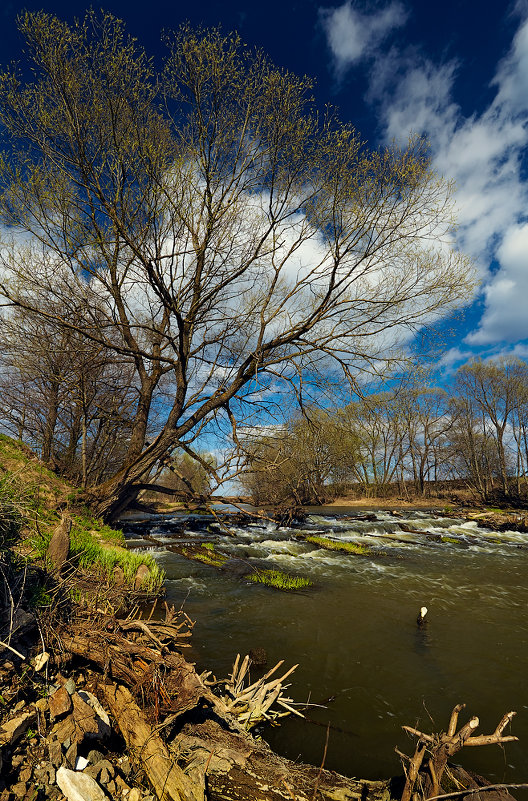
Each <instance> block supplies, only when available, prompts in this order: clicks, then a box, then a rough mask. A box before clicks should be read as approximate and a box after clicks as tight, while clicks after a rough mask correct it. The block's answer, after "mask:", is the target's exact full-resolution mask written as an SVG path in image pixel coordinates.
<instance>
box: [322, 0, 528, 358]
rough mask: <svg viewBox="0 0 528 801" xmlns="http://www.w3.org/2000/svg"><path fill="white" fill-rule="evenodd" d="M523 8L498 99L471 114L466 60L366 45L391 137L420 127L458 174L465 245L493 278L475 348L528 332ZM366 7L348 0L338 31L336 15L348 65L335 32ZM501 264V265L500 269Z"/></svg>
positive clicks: (444, 167)
mask: <svg viewBox="0 0 528 801" xmlns="http://www.w3.org/2000/svg"><path fill="white" fill-rule="evenodd" d="M389 8H390V7H389ZM516 10H517V12H518V13H519V15H521V14H522V13H523V12H524V18H523V19H521V20H520V23H519V27H518V30H517V33H516V35H515V37H514V39H513V42H512V45H511V48H510V51H509V52H508V53H507V54H506V55H505V57H504V58H503V59H502V60H501V62H500V63H499V64H498V65H497V68H496V72H495V76H494V77H493V80H492V82H491V86H492V87H494V88H495V89H496V94H495V97H494V98H493V100H492V101H491V103H490V104H489V105H488V107H487V108H485V109H484V110H481V111H480V112H479V113H477V112H475V113H473V114H469V115H466V114H464V112H463V111H462V109H461V108H460V106H459V105H457V104H456V103H455V102H454V100H453V88H454V85H455V82H456V80H457V75H458V72H459V71H460V70H462V69H463V68H464V65H463V64H462V63H459V62H457V61H449V62H447V63H443V64H435V63H433V62H432V61H431V60H430V59H428V58H426V57H425V56H424V55H423V54H422V53H421V52H420V51H419V50H418V49H417V48H416V47H407V48H406V49H405V50H403V51H398V50H397V49H395V48H394V47H391V48H390V49H387V48H386V49H385V51H383V48H379V47H378V49H377V51H376V52H373V51H371V50H369V49H368V44H367V45H365V47H364V48H363V50H362V51H361V53H362V54H363V56H364V55H366V54H369V55H371V60H372V61H371V64H370V65H369V90H368V94H367V100H368V101H369V102H370V103H371V104H373V105H375V106H376V107H377V108H378V109H379V115H380V121H381V125H382V129H383V133H384V136H385V138H386V140H387V141H389V140H392V139H394V140H396V141H398V142H400V143H401V142H405V141H406V140H407V138H408V136H409V134H410V133H417V134H426V135H427V136H428V138H429V140H430V142H431V152H432V157H433V163H434V166H435V167H436V168H437V169H438V171H439V172H440V173H441V174H443V175H445V176H446V177H448V178H453V179H454V180H455V183H456V187H457V191H456V202H457V208H458V220H459V228H458V231H457V241H458V243H459V246H460V247H462V248H463V249H464V250H465V252H467V253H468V254H470V255H471V256H472V257H473V258H474V260H475V262H476V264H477V267H478V268H479V272H480V275H481V277H482V278H483V279H484V282H485V283H484V290H483V291H484V299H485V312H484V315H483V318H482V320H481V323H480V327H479V330H478V331H476V332H473V333H472V334H471V335H470V336H469V337H468V340H467V341H468V342H470V343H471V344H474V345H477V344H479V345H483V344H492V343H493V342H500V341H514V340H516V339H519V338H524V337H528V315H527V314H526V311H525V310H523V309H522V305H523V304H522V299H523V298H527V297H528V258H524V256H523V251H524V253H528V234H527V233H526V229H525V227H524V226H523V222H524V220H525V219H526V210H527V209H528V184H527V182H526V181H525V180H524V177H523V175H522V169H521V162H522V159H523V157H525V152H526V147H527V145H528V19H526V9H525V8H523V7H521V5H519V6H518V7H517V9H516ZM327 13H328V12H327ZM356 13H357V12H355V11H354V10H353V9H352V8H350V6H349V5H348V4H345V5H344V6H341V7H339V8H338V9H336V10H335V12H334V15H333V17H334V18H335V19H334V22H335V26H334V27H332V26H330V25H329V19H330V16H327V18H326V32H327V36H328V41H329V44H330V47H331V48H332V52H333V53H334V56H335V58H336V60H337V61H338V63H339V64H340V65H341V67H342V68H343V66H349V65H350V64H352V63H353V62H354V59H353V58H352V57H349V59H348V61H346V59H345V55H346V50H345V47H344V44H342V45H341V50H340V49H339V47H338V46H337V45H336V43H335V40H333V39H332V38H331V34H332V33H333V35H334V36H337V35H338V34H337V33H336V31H335V29H334V28H337V25H338V23H340V24H341V26H342V31H341V34H340V35H341V37H344V36H345V31H346V30H347V26H348V27H350V25H352V23H354V22H355V19H356V17H355V15H356ZM401 13H402V12H401ZM402 16H403V13H402ZM349 18H350V20H351V21H352V22H351V23H349V22H348V20H349ZM361 19H362V18H361V17H360V20H361ZM360 27H361V26H360V25H359V29H360ZM356 29H358V24H357V23H356ZM358 36H359V34H358ZM366 41H367V43H368V41H369V40H368V36H367V37H366ZM340 54H341V55H340ZM339 59H340V60H339ZM356 60H357V59H356ZM494 260H495V261H496V262H498V263H499V269H498V271H495V272H490V270H489V265H490V264H491V263H492V262H493V261H494ZM468 300H469V299H468Z"/></svg>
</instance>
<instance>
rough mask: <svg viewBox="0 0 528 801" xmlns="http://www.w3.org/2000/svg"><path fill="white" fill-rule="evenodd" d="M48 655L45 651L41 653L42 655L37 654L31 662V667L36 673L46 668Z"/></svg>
mask: <svg viewBox="0 0 528 801" xmlns="http://www.w3.org/2000/svg"><path fill="white" fill-rule="evenodd" d="M49 658H50V655H49V654H48V653H47V651H42V653H40V654H38V656H36V657H35V659H34V660H33V667H34V669H35V670H36V671H37V673H38V672H39V671H40V670H42V668H44V667H46V665H47V664H48V662H49Z"/></svg>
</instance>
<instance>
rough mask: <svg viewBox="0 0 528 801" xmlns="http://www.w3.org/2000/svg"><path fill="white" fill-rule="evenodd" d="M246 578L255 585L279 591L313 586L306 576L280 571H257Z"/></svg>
mask: <svg viewBox="0 0 528 801" xmlns="http://www.w3.org/2000/svg"><path fill="white" fill-rule="evenodd" d="M246 578H247V579H248V580H249V581H252V582H253V583H254V584H265V585H266V586H267V587H275V589H277V590H288V591H290V590H303V589H305V588H306V587H311V586H313V585H312V582H311V581H310V579H307V578H305V577H304V576H291V575H290V574H289V573H282V572H281V571H280V570H257V571H255V572H254V573H250V574H249V575H248V576H246Z"/></svg>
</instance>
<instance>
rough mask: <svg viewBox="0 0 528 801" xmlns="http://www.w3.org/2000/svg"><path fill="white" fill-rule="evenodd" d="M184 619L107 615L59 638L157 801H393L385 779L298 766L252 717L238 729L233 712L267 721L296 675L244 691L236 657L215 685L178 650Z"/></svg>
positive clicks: (72, 626) (242, 668)
mask: <svg viewBox="0 0 528 801" xmlns="http://www.w3.org/2000/svg"><path fill="white" fill-rule="evenodd" d="M167 618H169V619H168V620H167ZM181 622H182V619H181V616H180V615H177V614H175V613H173V617H172V618H170V614H166V620H165V621H163V625H162V624H161V623H160V622H156V621H154V620H151V619H148V618H147V619H143V620H140V621H139V623H141V624H142V625H138V620H137V619H131V618H128V619H127V620H126V621H119V620H115V619H114V618H111V617H110V616H107V615H106V616H105V615H102V616H101V615H100V616H99V617H98V618H96V617H95V616H94V617H93V620H91V625H90V626H88V625H87V621H86V620H85V619H84V620H83V619H80V620H76V621H73V622H70V623H69V624H68V626H67V627H66V626H65V627H63V629H62V630H61V631H60V639H61V643H62V647H63V650H64V651H65V652H66V654H70V655H77V656H79V657H81V658H82V659H83V660H89V661H90V662H92V663H95V664H96V665H97V666H98V667H99V669H100V670H101V673H102V674H103V676H102V679H101V682H100V684H99V689H100V691H101V693H102V700H103V701H104V702H105V705H106V706H107V708H109V709H110V711H111V713H112V716H113V717H114V719H115V721H116V723H117V726H118V727H119V729H120V731H121V732H122V734H123V737H124V739H125V741H126V743H127V746H128V749H129V750H130V752H131V756H132V757H133V758H134V759H135V760H136V761H137V762H138V763H139V765H140V766H141V767H143V768H144V770H145V772H146V774H147V776H148V778H149V781H150V783H151V784H152V787H153V789H154V790H155V793H156V795H157V797H158V799H160V801H203V798H204V787H205V788H206V793H207V799H208V801H316V799H317V801H325V799H326V800H327V801H331V800H332V801H360V799H362V800H363V801H388V799H389V790H388V782H370V781H361V780H356V779H348V778H346V777H344V776H339V775H338V774H336V773H333V772H331V771H328V770H324V769H323V768H322V767H321V768H317V767H313V766H309V765H299V764H296V763H293V762H290V761H289V760H287V759H284V758H282V757H280V756H278V755H277V754H275V753H273V751H272V750H271V749H270V748H269V746H268V745H267V744H266V743H265V742H263V741H262V740H260V739H256V738H254V737H253V736H252V735H251V734H250V733H249V732H248V731H247V730H246V728H245V727H244V725H245V724H247V723H248V721H249V718H248V717H247V715H246V719H244V714H245V713H247V712H248V711H249V710H248V709H246V710H245V713H244V712H243V713H242V721H241V722H240V721H239V720H237V716H236V713H237V712H240V711H241V709H242V706H241V704H242V702H243V701H244V702H248V701H249V706H250V707H251V708H252V709H253V710H256V708H257V707H259V708H260V711H261V712H263V714H262V717H264V716H266V715H269V706H268V702H269V700H270V697H272V696H273V695H277V698H278V697H280V696H281V690H282V688H283V686H284V685H283V682H284V680H285V679H286V678H287V676H288V675H289V674H290V673H291V670H290V671H288V672H286V673H285V675H283V676H281V678H280V679H275V680H273V679H272V678H271V676H272V674H273V673H274V672H275V670H276V669H278V667H280V665H277V666H276V667H275V668H274V669H273V670H271V671H268V673H267V674H266V676H264V677H263V679H262V680H259V681H257V682H254V683H253V684H252V685H251V684H250V685H249V687H245V688H244V686H243V684H244V680H245V678H246V675H247V665H248V660H243V661H242V663H240V660H239V661H238V663H237V664H235V666H234V669H233V672H232V674H231V676H230V677H229V679H227V680H225V681H224V682H221V683H218V682H216V681H214V682H210V683H209V684H208V683H207V681H206V676H204V677H200V676H198V675H197V673H196V672H195V670H194V667H193V666H192V665H190V664H189V663H188V662H186V661H185V659H184V658H183V656H182V655H181V654H180V653H178V652H176V651H175V648H176V647H178V643H180V644H181V643H182V640H181V639H180V638H179V637H178V636H177V632H178V631H181V629H178V626H179V625H180V623H181ZM244 663H245V664H244ZM110 679H111V682H110ZM120 685H128V689H127V687H123V686H120ZM215 685H218V686H216V691H217V692H220V695H221V690H222V688H221V686H219V685H223V688H224V692H225V697H224V698H222V697H218V696H217V695H215V694H214V693H213V691H212V687H213V686H215ZM226 687H231V690H232V692H231V693H229V692H226ZM277 690H279V692H278V693H277ZM235 699H238V701H236V700H235ZM283 700H284V699H283ZM233 702H234V703H233ZM286 703H287V702H286ZM230 705H231V706H232V707H233V709H232V710H231V711H230V710H229V709H228V706H230ZM142 706H143V707H144V710H142V708H141V707H142ZM233 712H234V713H235V715H233V714H232V713H233ZM184 713H185V714H184Z"/></svg>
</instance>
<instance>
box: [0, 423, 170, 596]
mask: <svg viewBox="0 0 528 801" xmlns="http://www.w3.org/2000/svg"><path fill="white" fill-rule="evenodd" d="M76 497H77V490H76V489H75V487H73V486H72V485H71V484H69V483H68V482H67V481H65V480H64V479H63V478H61V477H59V476H57V475H56V474H55V473H53V472H52V471H51V470H49V469H48V468H47V467H45V466H44V465H43V464H42V463H41V462H40V460H39V459H38V458H37V457H36V456H35V454H33V453H32V451H31V450H30V449H29V448H28V447H27V446H26V445H24V443H21V442H19V441H16V440H13V439H11V438H10V437H7V436H5V435H3V434H0V547H2V548H5V547H8V546H12V545H14V544H15V542H16V546H15V551H16V553H17V555H18V557H19V558H22V559H26V560H28V561H29V562H31V563H35V564H40V565H42V566H43V567H47V568H49V567H50V566H49V565H48V564H47V556H46V554H47V549H48V546H49V543H50V540H51V537H52V535H53V532H54V530H55V528H56V527H57V525H58V524H59V523H60V520H61V512H64V513H65V514H67V515H68V516H69V517H70V518H71V521H72V526H71V532H70V550H69V554H68V566H67V568H68V569H67V573H69V574H70V575H71V574H77V575H78V576H81V575H85V574H90V576H91V577H92V580H93V581H94V582H102V583H103V584H104V585H108V586H112V585H113V584H115V583H116V568H120V570H121V571H122V576H121V574H120V573H119V578H120V580H121V581H122V582H123V585H124V587H127V588H131V587H132V586H133V585H134V583H135V580H136V576H137V573H138V569H139V568H140V567H141V565H145V566H146V567H147V568H148V571H149V572H148V575H146V576H145V578H144V580H143V581H142V584H141V590H142V591H144V592H147V593H157V592H159V591H160V589H161V587H162V584H163V579H164V576H163V572H162V571H161V570H160V569H159V567H158V565H157V563H156V561H155V560H154V559H153V558H152V556H151V555H150V554H145V553H143V554H142V553H137V552H131V551H128V550H127V549H126V547H125V540H124V537H123V533H122V532H121V531H120V530H118V529H114V528H111V527H110V526H107V525H105V524H104V523H102V522H101V521H100V520H98V519H96V518H94V517H93V516H92V515H91V514H90V512H89V510H88V509H85V508H82V507H81V506H80V505H79V504H77V503H76ZM59 509H60V510H61V512H59V511H58V510H59Z"/></svg>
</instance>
